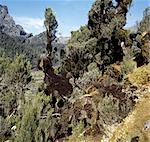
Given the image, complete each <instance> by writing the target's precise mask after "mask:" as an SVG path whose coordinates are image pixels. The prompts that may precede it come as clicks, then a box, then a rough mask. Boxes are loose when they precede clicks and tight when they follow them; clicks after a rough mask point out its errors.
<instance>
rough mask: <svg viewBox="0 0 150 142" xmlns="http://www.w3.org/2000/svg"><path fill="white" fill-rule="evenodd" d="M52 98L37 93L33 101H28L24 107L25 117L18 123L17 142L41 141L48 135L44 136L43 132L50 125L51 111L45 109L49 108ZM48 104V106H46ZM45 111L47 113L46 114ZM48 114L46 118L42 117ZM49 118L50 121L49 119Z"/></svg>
mask: <svg viewBox="0 0 150 142" xmlns="http://www.w3.org/2000/svg"><path fill="white" fill-rule="evenodd" d="M49 101H50V98H49V97H47V96H45V95H43V94H36V96H34V97H33V99H32V101H29V102H26V104H25V105H24V107H23V114H24V115H23V117H22V119H21V120H20V121H19V122H18V124H17V135H16V137H15V139H14V141H16V142H25V141H28V142H32V141H36V142H39V141H41V140H44V139H46V138H47V136H48V135H45V136H43V135H42V132H41V131H43V132H45V131H46V130H47V129H48V127H49V123H50V122H49V121H50V120H48V119H49V117H51V113H50V114H47V113H48V112H51V110H49V111H48V112H47V111H46V112H45V110H44V109H49V107H50V106H48V104H49ZM45 106H47V108H44V107H45ZM44 113H45V114H44ZM44 115H47V118H46V119H42V116H43V117H44ZM47 120H48V121H47Z"/></svg>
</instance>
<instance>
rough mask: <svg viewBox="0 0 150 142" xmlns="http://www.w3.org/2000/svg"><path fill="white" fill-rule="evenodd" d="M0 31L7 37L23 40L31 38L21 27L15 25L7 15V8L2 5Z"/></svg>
mask: <svg viewBox="0 0 150 142" xmlns="http://www.w3.org/2000/svg"><path fill="white" fill-rule="evenodd" d="M0 30H1V31H2V32H3V33H5V34H7V35H9V36H14V37H21V38H24V39H26V38H28V37H30V36H31V34H28V33H26V32H25V31H24V29H23V27H22V26H20V25H16V23H15V21H14V20H13V18H12V17H11V16H10V15H9V11H8V8H7V6H3V5H0ZM29 35H30V36H29Z"/></svg>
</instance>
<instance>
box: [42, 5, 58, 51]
mask: <svg viewBox="0 0 150 142" xmlns="http://www.w3.org/2000/svg"><path fill="white" fill-rule="evenodd" d="M44 25H45V27H46V36H47V48H46V49H47V51H48V53H49V54H50V53H51V52H52V45H51V44H52V41H54V40H55V38H56V35H55V33H56V28H57V27H58V23H57V20H56V18H55V15H54V14H53V11H52V9H51V8H46V9H45V21H44Z"/></svg>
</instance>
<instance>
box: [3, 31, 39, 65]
mask: <svg viewBox="0 0 150 142" xmlns="http://www.w3.org/2000/svg"><path fill="white" fill-rule="evenodd" d="M39 50H40V49H38V48H36V47H34V48H33V45H30V44H27V43H23V42H22V41H20V40H19V39H18V38H17V37H16V38H15V37H14V38H12V37H10V36H8V35H6V34H4V33H1V32H0V56H1V57H3V56H5V57H9V58H12V59H14V58H15V57H16V55H17V54H18V55H20V54H23V55H24V56H25V58H26V59H28V60H29V61H30V62H31V64H32V65H34V67H35V62H36V61H37V56H38V55H39Z"/></svg>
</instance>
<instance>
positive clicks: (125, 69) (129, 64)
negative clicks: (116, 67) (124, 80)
mask: <svg viewBox="0 0 150 142" xmlns="http://www.w3.org/2000/svg"><path fill="white" fill-rule="evenodd" d="M136 68H137V64H136V62H135V61H134V60H133V59H124V60H123V62H122V63H121V72H122V74H123V75H128V74H129V73H131V72H133V71H134V70H135V69H136Z"/></svg>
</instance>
